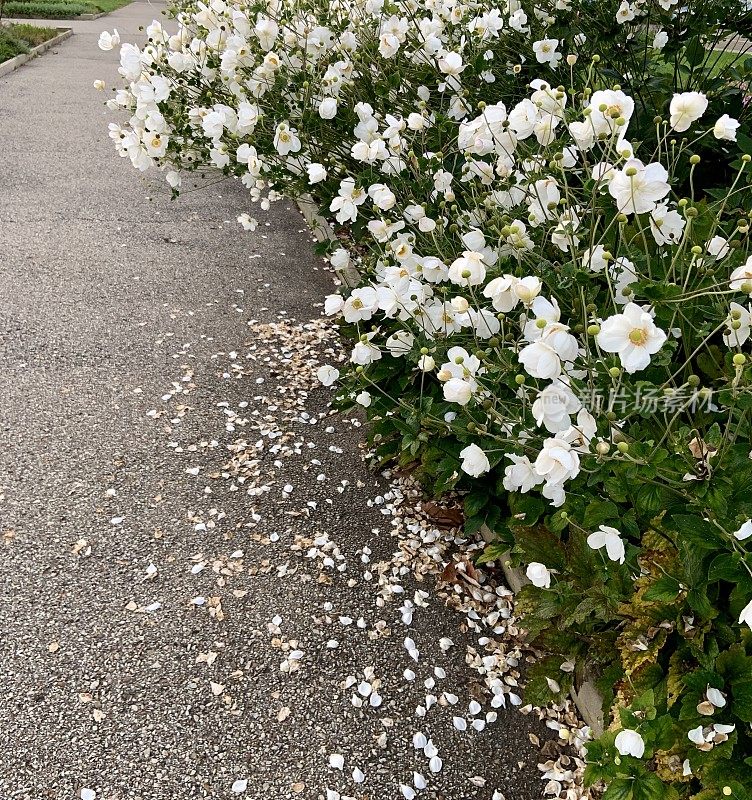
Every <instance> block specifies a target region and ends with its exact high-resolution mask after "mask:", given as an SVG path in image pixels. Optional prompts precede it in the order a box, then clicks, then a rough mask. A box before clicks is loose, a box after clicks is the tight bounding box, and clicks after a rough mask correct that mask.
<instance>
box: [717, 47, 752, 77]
mask: <svg viewBox="0 0 752 800" xmlns="http://www.w3.org/2000/svg"><path fill="white" fill-rule="evenodd" d="M750 56H752V52H750V51H749V50H745V52H744V53H732V52H731V51H730V50H713V51H712V52H711V53H710V55H709V56H708V62H707V63H708V66H709V67H710V72H711V74H712V75H720V74H721V73H722V72H723V71H724V70H726V69H727V68H728V67H730V66H732V65H734V64H736V65H737V66H738V65H741V64H742V63H743V62H744V61H746V60H747V59H748V58H749V57H750Z"/></svg>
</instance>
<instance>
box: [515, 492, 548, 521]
mask: <svg viewBox="0 0 752 800" xmlns="http://www.w3.org/2000/svg"><path fill="white" fill-rule="evenodd" d="M509 510H510V512H511V513H512V516H513V517H514V521H515V522H516V523H518V524H521V525H525V526H529V525H535V523H536V522H537V521H538V520H539V519H540V518H541V516H542V515H543V513H544V512H545V511H546V504H545V503H544V502H543V500H541V499H540V497H533V495H529V494H519V493H516V494H510V495H509Z"/></svg>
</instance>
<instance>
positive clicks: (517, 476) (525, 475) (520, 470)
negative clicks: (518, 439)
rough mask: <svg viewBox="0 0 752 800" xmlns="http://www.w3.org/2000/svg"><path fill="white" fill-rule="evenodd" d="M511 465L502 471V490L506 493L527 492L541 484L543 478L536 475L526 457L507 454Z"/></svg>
mask: <svg viewBox="0 0 752 800" xmlns="http://www.w3.org/2000/svg"><path fill="white" fill-rule="evenodd" d="M506 458H508V459H509V460H510V461H511V462H512V463H511V464H510V465H509V466H508V467H505V469H504V488H505V489H506V490H507V491H508V492H522V493H523V494H524V493H525V492H529V491H530V490H531V489H532V488H533V487H534V486H539V485H540V484H541V483H543V480H544V479H543V476H541V475H538V473H537V472H536V471H535V467H534V466H533V464H532V463H531V461H530V459H529V458H528V457H527V456H517V455H515V454H514V453H507V454H506Z"/></svg>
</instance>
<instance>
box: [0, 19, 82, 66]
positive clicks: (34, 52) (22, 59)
mask: <svg viewBox="0 0 752 800" xmlns="http://www.w3.org/2000/svg"><path fill="white" fill-rule="evenodd" d="M57 30H58V31H59V33H58V34H57V36H53V37H52V38H51V39H48V40H47V41H46V42H42V44H38V45H37V46H36V47H32V48H31V50H29V52H28V53H21V54H20V55H17V56H15V57H14V58H10V59H8V61H3V63H2V64H0V78H2V77H3V75H7V74H8V73H10V72H13V70H16V69H18V68H19V67H20V66H22V65H23V64H25V63H26V62H27V61H31V59H32V58H36V57H37V56H41V55H42V53H46V52H47V51H48V50H49V49H50V48H52V47H54V46H55V45H57V44H60V42H64V41H65V40H66V39H68V38H70V37H71V36H73V30H72V29H71V28H58V29H57Z"/></svg>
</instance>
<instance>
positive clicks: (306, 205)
mask: <svg viewBox="0 0 752 800" xmlns="http://www.w3.org/2000/svg"><path fill="white" fill-rule="evenodd" d="M295 204H296V205H297V207H298V210H299V211H300V213H301V214H302V215H303V217H304V219H305V221H306V222H307V223H308V227H309V228H310V229H311V232H312V233H313V235H314V236H315V237H316V238H317V239H318V240H319V241H320V242H323V241H330V242H335V243H340V240H339V239H338V238H337V237H336V236H335V234H334V231H333V230H332V226H331V225H330V224H329V223H328V222H327V221H326V220H325V219H324V218H323V217H322V216H321V214H319V211H318V208H317V207H316V204H315V203H314V202H313V200H312V199H311V198H310V197H309V196H307V195H306V196H304V197H299V198H298V199H297V200H296V201H295ZM340 244H341V243H340ZM334 271H335V272H336V274H337V277H338V278H339V279H340V280H341V281H342V283H344V284H345V286H347V288H348V289H354V288H355V287H356V286H357V285H358V284H359V283H360V273H359V272H358V270H357V268H356V267H355V266H354V265H353V264H348V265H347V266H346V267H345V268H344V269H337V268H335V270H334Z"/></svg>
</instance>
